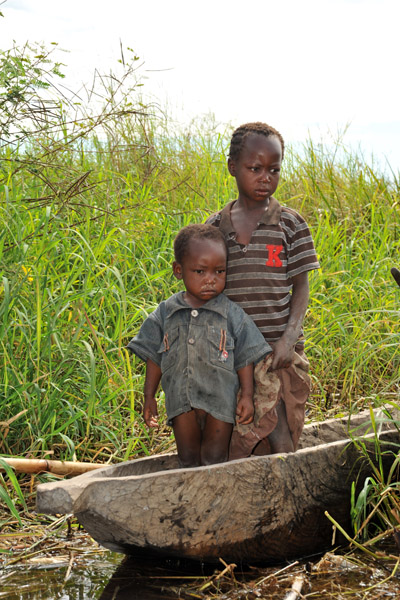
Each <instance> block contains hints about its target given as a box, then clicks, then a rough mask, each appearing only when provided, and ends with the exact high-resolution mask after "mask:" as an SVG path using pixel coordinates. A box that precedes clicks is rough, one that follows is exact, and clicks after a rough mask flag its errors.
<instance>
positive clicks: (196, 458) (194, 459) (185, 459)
mask: <svg viewBox="0 0 400 600" xmlns="http://www.w3.org/2000/svg"><path fill="white" fill-rule="evenodd" d="M178 461H179V466H180V468H181V469H190V468H191V467H199V466H200V465H201V464H202V463H201V460H200V454H199V453H198V452H196V453H193V452H178Z"/></svg>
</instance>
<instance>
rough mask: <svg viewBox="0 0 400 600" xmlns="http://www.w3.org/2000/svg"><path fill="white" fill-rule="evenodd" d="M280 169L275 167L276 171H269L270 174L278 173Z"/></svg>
mask: <svg viewBox="0 0 400 600" xmlns="http://www.w3.org/2000/svg"><path fill="white" fill-rule="evenodd" d="M279 171H280V168H279V167H277V168H276V169H271V173H279Z"/></svg>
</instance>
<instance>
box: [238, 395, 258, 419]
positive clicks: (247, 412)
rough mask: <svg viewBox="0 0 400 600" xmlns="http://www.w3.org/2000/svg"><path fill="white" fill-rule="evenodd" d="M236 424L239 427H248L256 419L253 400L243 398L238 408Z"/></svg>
mask: <svg viewBox="0 0 400 600" xmlns="http://www.w3.org/2000/svg"><path fill="white" fill-rule="evenodd" d="M236 415H237V416H236V423H237V424H238V425H248V424H249V423H251V422H252V420H253V417H254V404H253V398H251V397H250V398H249V397H247V398H246V397H245V398H243V397H241V398H240V400H239V402H238V403H237V407H236Z"/></svg>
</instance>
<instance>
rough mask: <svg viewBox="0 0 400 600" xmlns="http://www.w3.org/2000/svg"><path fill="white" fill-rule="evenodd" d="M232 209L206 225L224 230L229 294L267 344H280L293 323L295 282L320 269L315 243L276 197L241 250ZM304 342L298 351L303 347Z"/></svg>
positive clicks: (301, 221)
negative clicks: (279, 341) (299, 277)
mask: <svg viewBox="0 0 400 600" xmlns="http://www.w3.org/2000/svg"><path fill="white" fill-rule="evenodd" d="M233 204H234V202H230V203H229V204H227V205H226V206H225V208H223V209H222V210H221V211H220V212H219V213H216V214H214V215H212V216H211V217H209V218H208V219H207V221H206V222H207V223H209V224H210V225H214V226H215V227H219V229H220V230H221V231H222V232H223V234H224V235H225V238H226V240H227V243H228V266H227V278H226V288H225V294H226V295H227V296H228V298H230V299H231V300H233V301H234V302H237V303H238V304H239V305H240V306H241V307H242V308H243V310H244V311H245V312H247V314H248V315H250V317H252V319H253V320H254V322H255V324H256V325H257V327H258V328H259V329H260V331H261V332H262V334H263V335H264V337H265V339H266V340H267V341H268V342H275V341H277V340H278V339H279V338H280V337H281V336H282V334H283V332H284V331H285V328H286V325H287V322H288V319H289V315H290V300H291V290H292V280H291V278H292V277H294V276H295V275H298V274H300V273H304V272H306V271H312V270H313V269H318V268H319V266H320V265H319V263H318V259H317V255H316V252H315V248H314V242H313V240H312V237H311V234H310V230H309V228H308V225H307V223H306V222H305V220H304V219H303V217H301V215H299V213H297V212H296V211H295V210H293V209H291V208H287V207H284V206H281V205H280V204H279V202H278V201H277V200H276V199H275V198H272V197H271V198H270V203H269V206H268V209H267V210H266V211H265V213H264V215H263V217H262V218H261V220H260V222H259V223H258V227H257V229H256V230H255V231H253V233H252V237H251V240H250V243H249V244H248V245H247V246H244V245H243V244H239V243H238V242H237V241H236V233H235V231H234V228H233V225H232V221H231V217H230V211H231V208H232V205H233ZM302 338H303V336H302V335H301V337H300V339H299V342H298V344H297V347H298V348H299V347H303V346H304V341H303V339H302Z"/></svg>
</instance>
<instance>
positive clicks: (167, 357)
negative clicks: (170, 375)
mask: <svg viewBox="0 0 400 600" xmlns="http://www.w3.org/2000/svg"><path fill="white" fill-rule="evenodd" d="M178 341H179V327H175V328H174V329H172V330H170V331H167V332H165V335H164V338H163V341H162V343H161V345H160V347H159V349H158V354H159V356H160V365H161V372H162V373H165V372H166V371H168V369H170V368H171V367H172V366H173V365H174V364H176V361H177V352H178Z"/></svg>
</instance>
